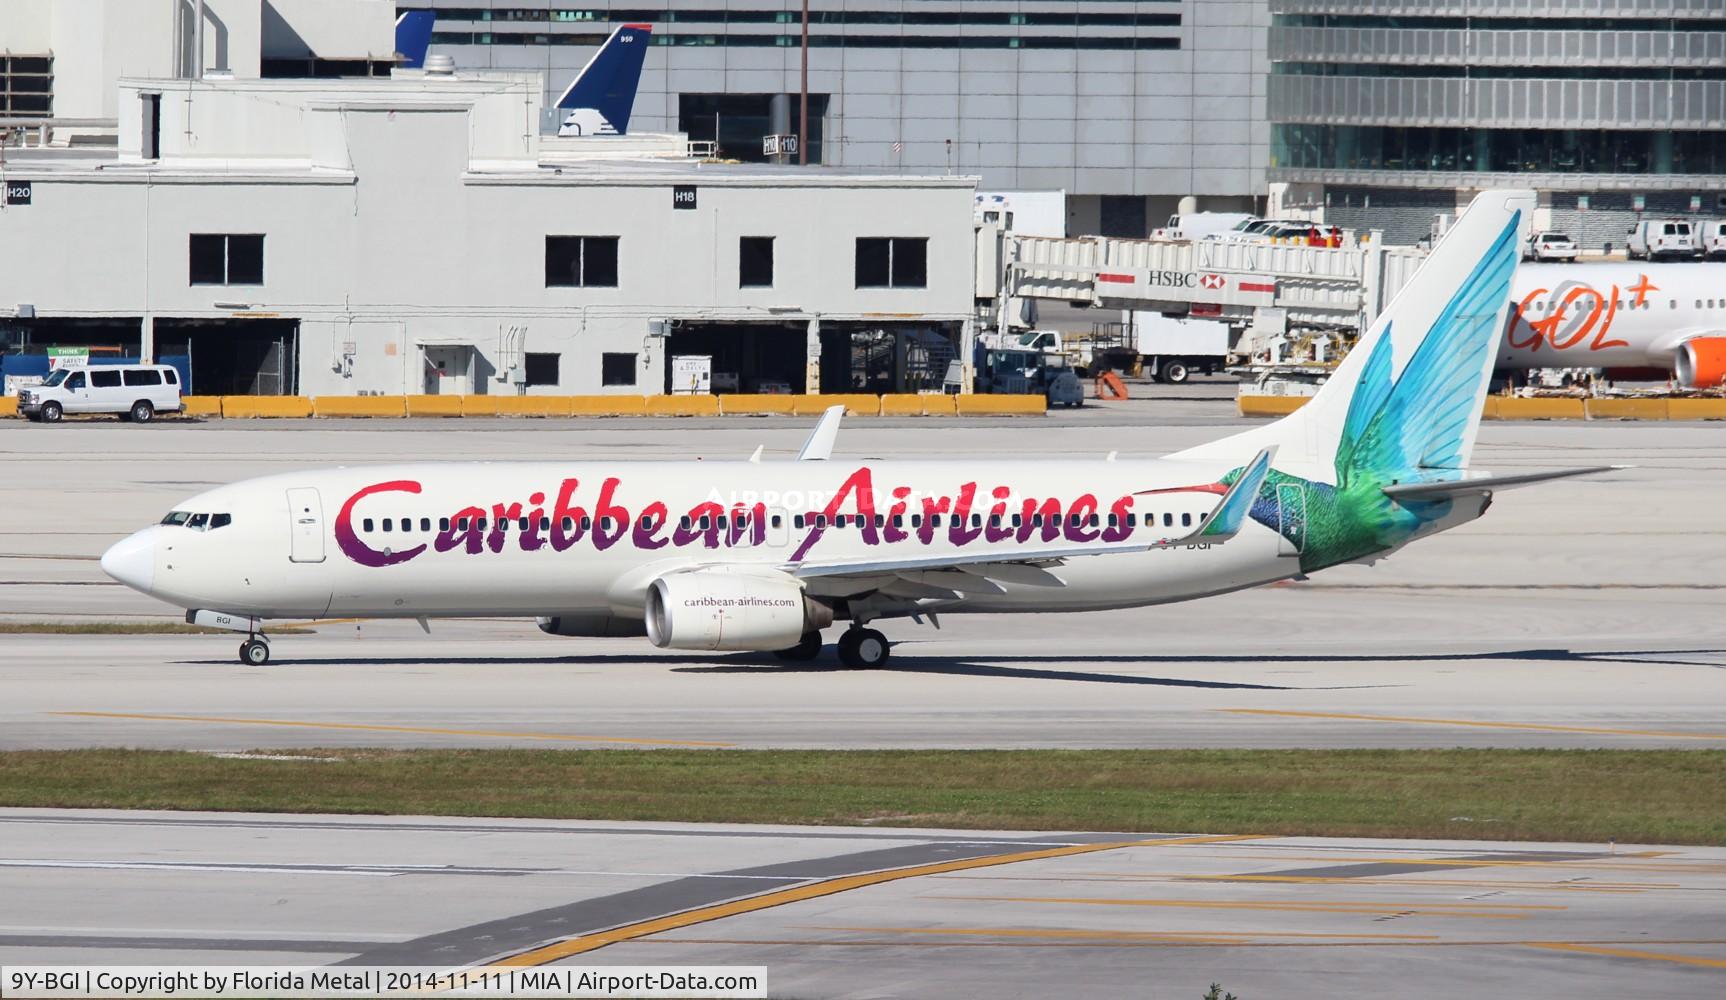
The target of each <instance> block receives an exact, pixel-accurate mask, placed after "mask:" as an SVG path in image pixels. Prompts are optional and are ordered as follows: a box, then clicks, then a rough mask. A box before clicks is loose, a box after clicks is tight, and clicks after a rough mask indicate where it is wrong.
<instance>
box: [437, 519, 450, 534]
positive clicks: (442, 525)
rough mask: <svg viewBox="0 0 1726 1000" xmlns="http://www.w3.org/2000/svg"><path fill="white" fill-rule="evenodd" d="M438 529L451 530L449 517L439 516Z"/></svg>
mask: <svg viewBox="0 0 1726 1000" xmlns="http://www.w3.org/2000/svg"><path fill="white" fill-rule="evenodd" d="M437 530H439V531H448V530H449V518H447V517H440V518H438V519H437Z"/></svg>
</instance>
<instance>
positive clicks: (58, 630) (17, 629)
mask: <svg viewBox="0 0 1726 1000" xmlns="http://www.w3.org/2000/svg"><path fill="white" fill-rule="evenodd" d="M263 632H264V634H265V635H311V634H313V630H312V629H309V628H299V627H296V626H271V627H269V628H266V629H264V630H263ZM240 634H241V633H239V632H233V631H229V630H227V629H219V628H205V627H204V626H202V625H183V624H180V623H179V622H0V635H240Z"/></svg>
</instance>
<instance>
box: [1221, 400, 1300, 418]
mask: <svg viewBox="0 0 1726 1000" xmlns="http://www.w3.org/2000/svg"><path fill="white" fill-rule="evenodd" d="M1311 398H1312V397H1311V396H1240V397H1237V398H1236V399H1235V406H1236V407H1237V408H1239V410H1240V414H1241V416H1243V417H1283V416H1287V415H1288V414H1290V413H1293V412H1294V411H1296V410H1298V409H1300V408H1301V407H1303V406H1305V405H1306V401H1307V400H1309V399H1311Z"/></svg>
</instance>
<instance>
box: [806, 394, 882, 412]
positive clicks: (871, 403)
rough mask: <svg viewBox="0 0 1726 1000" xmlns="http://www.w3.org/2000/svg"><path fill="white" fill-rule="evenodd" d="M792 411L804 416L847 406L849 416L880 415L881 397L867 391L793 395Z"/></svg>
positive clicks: (846, 410)
mask: <svg viewBox="0 0 1726 1000" xmlns="http://www.w3.org/2000/svg"><path fill="white" fill-rule="evenodd" d="M791 398H792V400H794V402H793V403H792V404H791V412H792V413H795V414H797V415H798V416H802V417H810V416H817V415H819V414H821V413H822V412H823V411H825V410H826V409H827V408H828V407H829V406H843V407H845V415H846V416H849V417H878V416H880V415H881V397H880V396H872V395H868V394H866V393H834V394H832V395H828V396H792V397H791Z"/></svg>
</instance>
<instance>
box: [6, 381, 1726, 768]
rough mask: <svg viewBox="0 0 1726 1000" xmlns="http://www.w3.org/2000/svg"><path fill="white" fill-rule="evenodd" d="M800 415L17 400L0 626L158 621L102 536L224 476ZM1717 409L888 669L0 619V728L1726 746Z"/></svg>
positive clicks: (1102, 443)
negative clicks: (1416, 536)
mask: <svg viewBox="0 0 1726 1000" xmlns="http://www.w3.org/2000/svg"><path fill="white" fill-rule="evenodd" d="M1231 408H1232V403H1230V402H1229V401H1227V400H1225V399H1221V398H1216V393H1215V391H1214V390H1210V391H1206V390H1201V391H1200V392H1198V393H1197V394H1195V395H1190V396H1167V397H1165V398H1159V399H1151V400H1136V401H1133V402H1132V403H1130V404H1126V405H1120V406H1113V407H1103V406H1090V407H1087V408H1086V409H1085V410H1083V411H1079V412H1078V413H1075V414H1060V415H1057V416H1051V417H1049V418H1046V419H1041V420H1037V419H1019V420H1012V419H992V420H991V419H975V420H941V421H934V420H902V421H872V420H862V419H858V420H852V421H849V422H848V423H847V425H846V427H845V429H844V430H843V431H842V433H841V437H840V441H839V447H838V451H839V453H840V454H843V455H850V456H863V455H870V456H873V455H888V454H892V455H909V456H915V455H941V454H1003V455H1005V454H1013V455H1019V456H1025V457H1034V456H1036V455H1054V454H1071V453H1074V452H1085V451H1095V452H1097V453H1099V454H1101V453H1103V452H1106V451H1110V450H1120V451H1121V452H1122V453H1123V454H1135V453H1144V454H1158V453H1162V452H1166V451H1169V450H1172V449H1175V448H1179V447H1183V446H1186V445H1189V444H1192V443H1195V442H1198V441H1202V440H1206V439H1209V438H1213V437H1216V436H1219V435H1221V434H1224V433H1227V432H1229V431H1230V430H1232V429H1235V428H1237V427H1240V426H1244V424H1245V422H1243V421H1241V420H1239V419H1238V418H1235V417H1232V416H1231V415H1230V412H1229V411H1230V409H1231ZM808 424H809V421H806V420H791V419H780V418H775V419H762V420H745V419H730V420H711V421H695V420H635V421H625V420H592V421H581V422H568V421H528V420H495V421H477V420H476V421H441V422H440V421H376V422H369V421H303V422H285V423H284V422H273V421H259V422H256V423H248V422H244V421H226V422H211V423H205V424H196V423H184V424H162V425H158V426H150V427H131V426H127V425H122V424H115V423H77V424H68V425H65V426H61V427H42V426H39V425H28V424H25V423H23V422H21V421H20V422H17V423H11V422H4V423H0V462H3V463H4V466H5V468H6V469H7V471H8V475H7V476H6V478H5V479H4V481H0V504H3V505H4V509H6V510H8V511H9V512H10V513H11V515H12V516H11V517H10V518H8V519H7V520H6V522H5V524H4V525H0V528H3V530H4V533H3V534H0V622H4V621H12V622H22V621H28V622H39V621H47V620H53V621H71V622H88V621H172V620H177V613H176V611H175V609H172V608H168V607H166V606H164V605H161V604H158V603H156V602H154V601H152V600H150V599H148V598H145V597H142V596H141V595H138V594H135V593H133V592H131V591H129V590H127V589H125V588H123V587H120V586H118V585H116V584H113V583H111V582H110V581H108V580H107V579H106V578H105V577H104V576H102V574H101V573H100V571H99V569H98V568H97V566H96V563H95V558H96V556H98V555H99V554H100V552H101V551H102V550H103V549H104V548H105V547H106V546H107V545H109V544H110V543H112V542H113V541H114V540H116V539H118V538H120V537H122V536H123V535H124V534H126V533H127V532H129V531H130V530H132V529H134V528H136V527H139V526H141V525H143V524H146V523H150V522H153V521H155V520H156V519H157V518H158V517H159V516H160V514H161V512H163V511H165V510H167V509H169V508H170V507H171V506H172V505H173V504H174V503H175V502H176V501H177V500H179V499H181V498H183V497H185V496H188V495H191V494H193V493H196V492H198V491H200V490H202V489H205V488H207V487H208V486H210V485H212V484H216V483H223V482H229V481H232V480H236V479H241V478H245V477H247V476H253V475H259V474H263V473H267V472H276V471H281V470H283V469H287V468H293V467H302V466H305V467H309V466H319V465H332V464H354V463H360V462H383V461H390V460H393V459H400V458H403V457H409V456H415V457H417V456H424V455H434V456H438V457H444V458H451V459H487V458H490V459H528V458H532V459H543V458H547V457H552V456H564V457H569V458H577V457H582V458H591V457H595V456H612V457H617V458H619V459H620V460H622V459H628V458H644V457H665V456H674V455H688V456H694V455H705V456H740V455H747V454H748V453H749V452H750V451H751V450H753V449H754V447H755V446H756V445H757V444H765V445H767V447H768V448H769V454H768V458H769V460H772V459H773V458H774V457H776V456H779V457H783V456H786V455H789V454H791V453H793V452H794V451H795V449H796V448H797V447H798V445H799V444H800V443H801V441H802V438H803V436H804V435H805V433H806V432H807V429H808ZM1723 435H1726V430H1723V429H1721V428H1718V427H1713V426H1708V425H1700V424H1698V425H1652V424H1633V423H1591V424H1586V425H1579V424H1497V423H1488V424H1486V425H1485V426H1484V427H1483V429H1482V442H1481V446H1480V448H1479V449H1478V451H1477V454H1476V465H1478V466H1481V467H1484V468H1488V469H1494V470H1500V471H1521V470H1530V469H1540V468H1554V467H1561V466H1573V465H1596V464H1624V463H1629V464H1634V465H1635V466H1636V467H1635V468H1634V469H1629V470H1625V471H1621V472H1617V473H1613V474H1611V475H1608V476H1603V477H1598V478H1589V479H1581V480H1570V481H1565V482H1561V483H1555V484H1550V485H1545V486H1538V487H1533V488H1529V489H1526V490H1520V491H1515V492H1509V493H1504V494H1501V495H1500V496H1499V497H1498V499H1497V500H1496V502H1495V504H1494V507H1493V509H1492V510H1491V511H1490V512H1489V513H1488V515H1487V516H1486V517H1485V518H1484V519H1482V520H1480V521H1477V522H1475V523H1473V524H1470V525H1468V526H1466V527H1464V528H1462V529H1460V530H1457V531H1453V532H1449V533H1447V534H1445V535H1443V536H1441V537H1439V538H1436V539H1432V540H1428V541H1424V542H1420V543H1417V544H1415V545H1413V546H1411V547H1410V548H1408V549H1407V550H1405V551H1403V552H1400V553H1398V554H1396V555H1395V556H1393V557H1391V558H1390V559H1388V560H1386V561H1383V562H1381V563H1379V564H1378V565H1376V566H1371V567H1366V566H1348V567H1339V568H1337V569H1334V570H1330V571H1326V572H1324V573H1321V574H1317V575H1315V576H1314V577H1313V578H1312V579H1311V580H1309V581H1307V582H1303V583H1294V584H1288V585H1283V586H1278V587H1272V588H1267V589H1262V590H1257V591H1251V592H1247V593H1241V594H1235V595H1229V596H1225V597H1220V598H1213V599H1210V600H1204V601H1197V602H1192V603H1189V604H1183V605H1175V606H1166V607H1160V608H1147V609H1140V610H1133V611H1120V612H1107V613H1099V614H1089V615H1070V616H1059V617H1042V616H964V615H948V616H945V617H944V618H943V620H942V624H943V628H942V629H940V630H939V631H937V630H935V629H933V628H930V627H928V626H918V625H915V624H913V623H911V622H908V621H893V622H887V623H884V626H883V627H884V628H885V630H886V631H887V633H888V634H889V636H890V637H891V638H892V639H893V640H895V642H896V643H897V645H896V648H895V659H894V660H893V661H892V663H891V664H890V667H889V669H886V670H881V671H866V672H849V671H843V670H840V669H838V668H837V666H836V664H835V663H834V661H833V659H832V654H831V651H829V653H828V654H827V657H826V659H824V660H823V661H820V662H818V663H816V664H814V665H799V666H795V667H791V666H784V665H779V664H778V663H776V662H775V661H772V660H770V659H768V660H763V659H761V658H758V657H748V656H702V655H693V654H678V653H661V652H659V651H657V650H654V649H653V648H652V647H651V646H649V645H648V644H647V642H646V641H645V640H584V639H561V638H552V637H547V636H543V635H541V634H540V633H539V632H538V631H537V630H536V629H535V628H534V627H533V625H532V623H531V622H528V621H478V622H434V623H433V626H432V627H433V635H432V636H430V637H427V636H425V635H423V634H422V633H421V632H420V631H419V628H418V626H417V625H414V624H412V623H403V622H365V623H345V624H333V625H332V624H325V625H320V626H319V627H318V632H317V634H316V635H310V636H283V637H281V638H279V639H278V640H277V641H276V643H275V657H276V658H275V660H274V661H273V662H272V663H271V665H270V666H268V667H264V668H251V667H243V666H240V665H239V664H238V663H237V662H235V656H234V653H235V647H236V646H237V641H236V639H235V638H230V637H227V636H161V637H147V636H59V635H33V636H24V635H5V636H0V690H4V691H5V692H6V697H5V698H4V699H0V748H21V747H76V746H114V745H133V746H148V747H190V748H201V749H235V748H242V747H257V746H305V745H332V746H333V745H388V746H408V745H425V746H440V747H444V746H460V745H477V746H497V745H533V746H588V745H594V746H607V745H609V746H656V745H659V746H676V745H680V744H689V743H698V744H723V745H729V746H739V747H763V746H800V747H805V746H833V747H878V746H897V747H965V746H983V747H1032V746H1063V747H1065V746H1071V747H1077V746H1088V747H1124V746H1143V747H1158V746H1412V747H1421V746H1486V745H1493V746H1612V747H1638V746H1678V747H1691V746H1694V747H1706V746H1726V616H1723V615H1721V614H1720V610H1721V606H1722V597H1723V596H1726V574H1723V573H1722V570H1721V569H1720V567H1721V566H1723V565H1726V528H1723V527H1722V526H1721V523H1720V521H1719V519H1718V517H1716V516H1715V510H1716V507H1717V499H1718V497H1719V496H1721V495H1722V489H1723V487H1726V468H1723V466H1726V448H1723V446H1722V445H1723V444H1726V437H1723Z"/></svg>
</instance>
